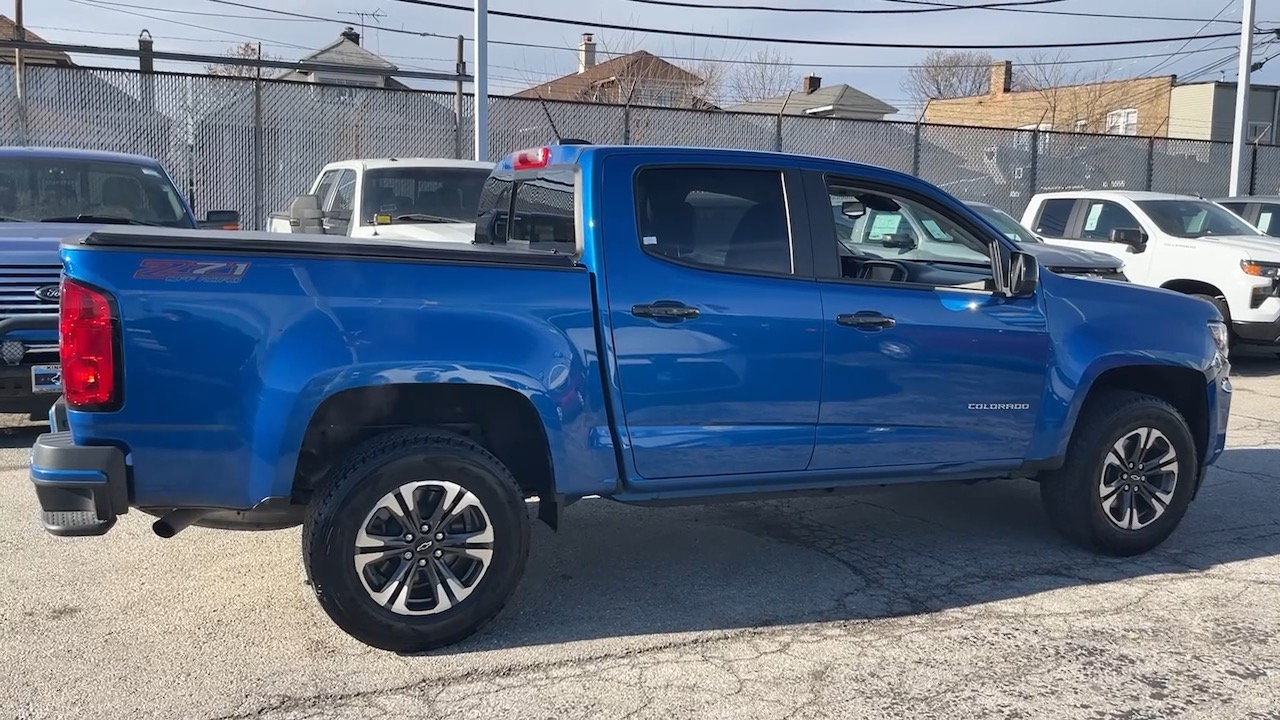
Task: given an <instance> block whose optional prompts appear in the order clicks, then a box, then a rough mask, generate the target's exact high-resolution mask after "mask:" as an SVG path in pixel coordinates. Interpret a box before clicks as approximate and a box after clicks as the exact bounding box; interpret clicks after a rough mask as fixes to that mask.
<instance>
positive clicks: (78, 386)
mask: <svg viewBox="0 0 1280 720" xmlns="http://www.w3.org/2000/svg"><path fill="white" fill-rule="evenodd" d="M60 304H61V307H60V312H59V321H58V330H59V334H60V335H61V343H62V347H61V355H62V393H63V396H64V397H65V398H66V401H67V405H68V406H69V407H71V408H74V409H77V410H110V409H114V408H115V406H117V405H118V404H119V402H120V390H119V380H120V368H119V357H118V356H117V353H118V350H119V348H118V346H117V343H116V318H115V314H114V310H113V307H112V305H113V303H112V301H111V297H110V296H109V295H107V294H106V293H105V292H103V291H101V290H98V289H96V288H93V287H91V286H89V285H86V284H84V283H81V282H79V281H77V280H73V279H71V278H65V279H64V280H63V281H62V297H61V301H60Z"/></svg>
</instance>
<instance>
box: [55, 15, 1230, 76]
mask: <svg viewBox="0 0 1280 720" xmlns="http://www.w3.org/2000/svg"><path fill="white" fill-rule="evenodd" d="M69 1H70V2H79V3H80V4H85V5H93V6H96V5H100V4H101V5H106V4H110V5H113V6H118V7H128V8H139V9H146V10H154V11H157V12H177V13H183V12H185V11H180V10H169V9H167V8H158V7H154V6H146V5H134V4H131V3H123V2H108V0H69ZM206 1H207V2H211V3H215V4H219V5H228V6H232V7H238V8H243V9H249V10H255V11H259V12H266V13H273V14H277V15H281V16H284V17H287V18H296V19H299V20H307V21H311V22H332V23H337V24H343V22H342V21H341V20H338V19H336V18H327V17H323V16H318V15H310V14H306V13H297V12H290V11H287V10H276V9H272V8H257V7H254V6H253V5H248V4H245V3H240V2H234V0H206ZM102 9H104V10H107V9H111V10H114V11H115V12H122V13H125V14H128V15H134V16H138V17H145V18H148V19H154V20H158V21H160V22H168V23H173V24H177V25H182V26H185V27H194V28H198V29H201V30H214V31H215V32H220V33H223V34H226V35H232V36H235V37H241V38H248V39H252V40H258V41H262V42H269V43H271V44H274V45H276V46H278V47H288V48H293V49H299V50H310V49H311V48H307V47H305V46H302V45H297V44H293V43H285V42H280V41H275V40H268V39H265V38H260V37H255V36H250V35H244V34H241V33H235V32H231V31H227V30H220V29H214V28H208V27H204V26H199V25H193V24H191V23H184V22H179V21H176V20H170V19H168V18H159V17H154V16H149V15H144V14H141V13H136V12H129V11H126V10H117V9H115V8H107V7H104V8H102ZM203 14H204V15H207V16H213V17H227V18H235V19H243V18H242V16H240V15H233V14H229V13H203ZM272 19H275V18H272ZM383 30H386V31H389V32H397V33H402V34H407V35H413V36H418V37H423V36H425V37H442V38H448V39H453V38H454V37H456V36H451V35H440V34H436V33H426V32H421V31H416V30H405V29H398V28H383ZM1231 36H1232V37H1234V33H1232V34H1231ZM466 40H468V41H470V40H471V38H466ZM490 42H491V43H492V44H495V45H503V46H510V47H520V48H531V49H537V50H554V51H558V52H576V51H575V50H574V49H573V48H567V47H564V46H559V45H547V44H541V43H528V42H518V41H511V40H491V41H490ZM1226 49H1229V48H1228V47H1227V46H1212V47H1205V48H1197V49H1195V50H1187V51H1185V52H1183V51H1178V52H1173V53H1148V54H1144V55H1130V56H1122V57H1108V58H1097V59H1064V60H1053V61H1043V62H1041V61H1034V62H1022V63H1019V65H1022V66H1024V67H1031V66H1041V65H1044V66H1048V65H1088V64H1095V63H1109V62H1122V61H1130V60H1145V59H1150V58H1160V57H1175V56H1178V55H1192V54H1197V53H1203V52H1212V51H1216V50H1226ZM602 52H603V54H605V55H613V56H622V55H626V54H628V53H622V52H618V53H610V52H607V51H602ZM400 57H402V58H404V59H421V60H429V61H437V60H439V59H437V58H414V57H412V56H400ZM664 58H665V59H668V60H677V61H685V62H710V63H716V64H726V65H755V66H780V67H795V68H799V67H804V68H812V69H847V70H876V69H882V70H908V69H911V68H913V67H916V65H910V64H896V65H895V64H884V63H806V62H770V61H761V60H743V59H731V58H709V57H692V56H680V55H664ZM966 67H968V66H966ZM973 67H979V66H977V65H975V66H973ZM981 67H985V65H982V66H981ZM508 69H513V70H514V69H516V68H508Z"/></svg>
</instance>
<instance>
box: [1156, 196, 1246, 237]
mask: <svg viewBox="0 0 1280 720" xmlns="http://www.w3.org/2000/svg"><path fill="white" fill-rule="evenodd" d="M1137 204H1138V207H1139V208H1142V210H1143V211H1144V212H1146V213H1147V215H1149V216H1150V217H1151V221H1152V222H1154V223H1155V224H1156V227H1158V228H1160V232H1162V233H1165V234H1166V235H1172V236H1174V237H1180V238H1197V237H1204V236H1205V235H1253V236H1258V237H1266V236H1265V235H1263V234H1262V233H1261V232H1258V229H1257V228H1255V227H1253V226H1252V225H1250V224H1249V223H1247V222H1245V221H1244V220H1241V219H1240V218H1239V217H1238V216H1237V215H1236V214H1235V213H1233V212H1231V211H1230V210H1228V209H1226V208H1224V207H1222V206H1221V205H1219V204H1217V203H1212V202H1209V201H1208V200H1140V201H1138V203H1137Z"/></svg>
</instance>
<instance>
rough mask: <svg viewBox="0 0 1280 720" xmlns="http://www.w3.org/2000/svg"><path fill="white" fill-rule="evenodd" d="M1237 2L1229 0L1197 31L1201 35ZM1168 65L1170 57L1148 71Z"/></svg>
mask: <svg viewBox="0 0 1280 720" xmlns="http://www.w3.org/2000/svg"><path fill="white" fill-rule="evenodd" d="M1235 4H1236V0H1227V4H1226V5H1223V6H1222V9H1221V10H1219V11H1218V12H1217V13H1215V14H1214V16H1213V18H1212V19H1210V20H1209V21H1208V22H1206V23H1205V24H1203V25H1201V26H1200V29H1199V30H1197V31H1196V34H1197V35H1199V34H1200V33H1202V32H1204V31H1205V29H1206V28H1208V27H1209V25H1210V24H1212V22H1213V20H1217V19H1218V18H1219V17H1221V16H1222V13H1224V12H1226V11H1227V8H1229V7H1231V6H1232V5H1235ZM1190 44H1191V40H1188V41H1186V42H1184V43H1182V46H1181V47H1179V48H1178V50H1185V49H1186V48H1187V46H1188V45H1190ZM1168 65H1169V59H1167V58H1166V59H1165V60H1163V61H1161V62H1158V63H1156V64H1155V66H1154V67H1152V68H1151V69H1150V70H1148V71H1147V74H1148V75H1150V74H1151V73H1154V72H1155V71H1156V70H1159V69H1160V68H1162V67H1167V66H1168Z"/></svg>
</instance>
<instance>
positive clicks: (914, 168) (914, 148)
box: [911, 123, 921, 177]
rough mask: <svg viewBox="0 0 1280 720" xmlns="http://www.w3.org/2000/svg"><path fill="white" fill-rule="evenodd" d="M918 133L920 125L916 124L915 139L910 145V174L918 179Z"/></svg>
mask: <svg viewBox="0 0 1280 720" xmlns="http://www.w3.org/2000/svg"><path fill="white" fill-rule="evenodd" d="M920 132H921V123H916V132H915V139H914V140H913V141H912V143H911V174H912V175H914V176H916V177H920Z"/></svg>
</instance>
